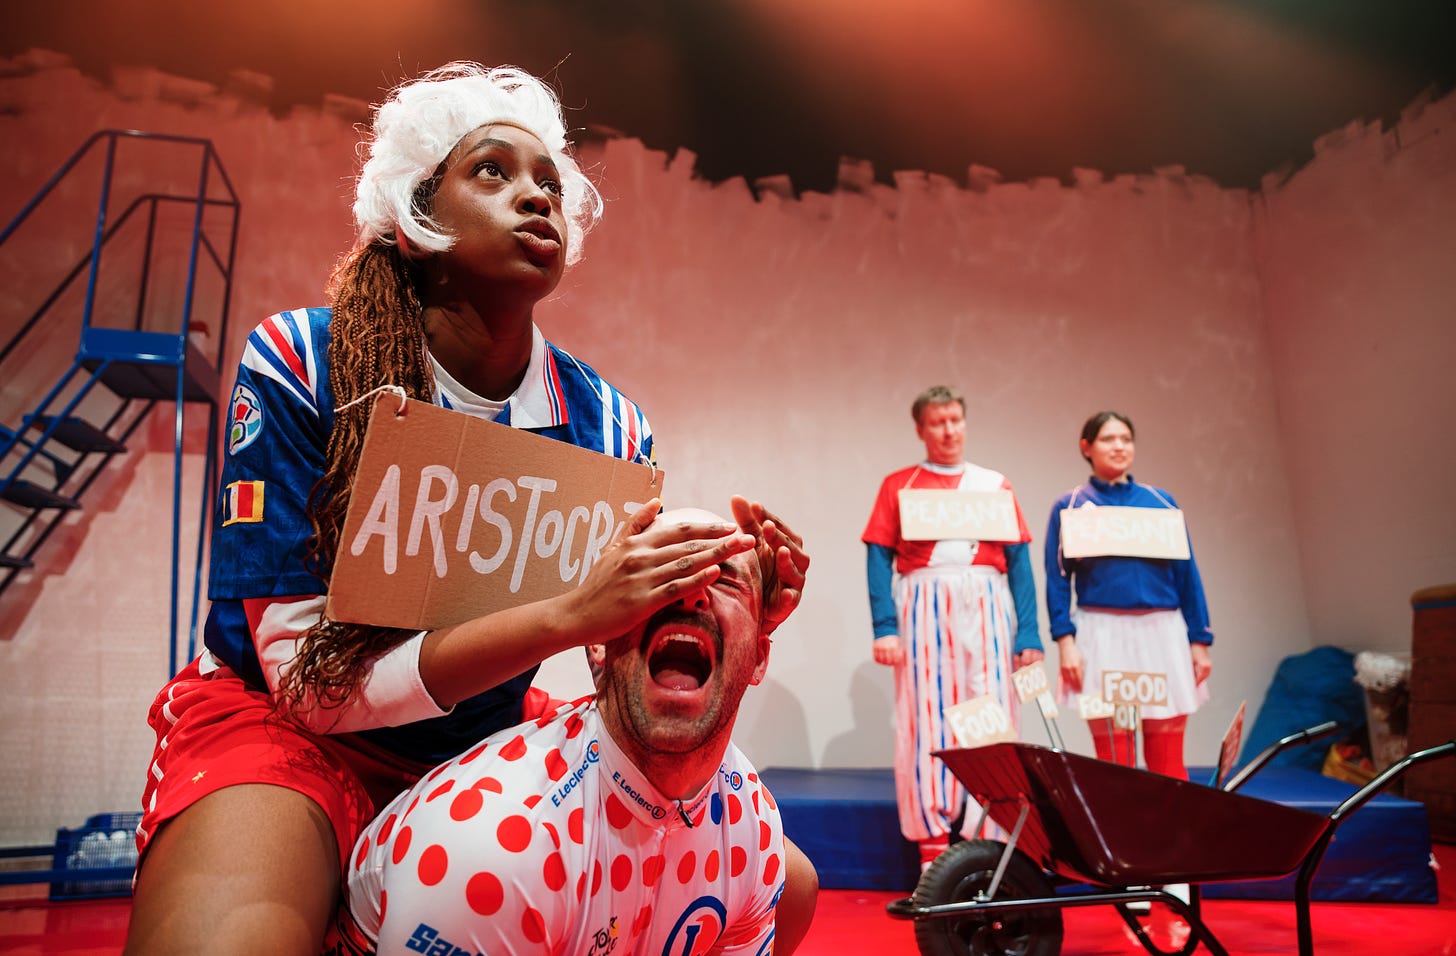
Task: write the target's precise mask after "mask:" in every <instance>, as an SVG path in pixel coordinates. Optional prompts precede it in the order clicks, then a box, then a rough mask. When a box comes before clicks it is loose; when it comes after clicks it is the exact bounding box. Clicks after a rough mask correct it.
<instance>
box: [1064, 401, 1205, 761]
mask: <svg viewBox="0 0 1456 956" xmlns="http://www.w3.org/2000/svg"><path fill="white" fill-rule="evenodd" d="M1080 447H1081V451H1082V457H1083V458H1085V459H1086V460H1087V462H1088V463H1089V464H1090V465H1091V466H1092V475H1091V477H1090V478H1089V479H1088V480H1087V481H1086V482H1085V483H1083V484H1080V485H1078V486H1077V487H1076V488H1073V489H1072V490H1071V491H1069V492H1068V493H1067V494H1065V495H1063V496H1062V497H1061V498H1059V499H1057V503H1056V504H1055V505H1053V506H1052V513H1051V519H1050V521H1049V522H1048V524H1047V536H1046V588H1047V593H1046V601H1047V614H1048V616H1049V617H1050V619H1051V633H1052V636H1053V637H1054V638H1055V640H1056V642H1057V648H1058V650H1059V653H1060V657H1061V684H1062V692H1063V695H1064V696H1066V697H1070V696H1071V695H1072V694H1075V693H1079V692H1082V691H1084V689H1085V691H1086V692H1087V693H1090V694H1092V695H1093V696H1098V697H1100V696H1101V690H1100V689H1101V684H1102V673H1103V672H1104V671H1107V670H1122V671H1140V672H1145V673H1161V674H1165V675H1167V679H1168V700H1167V704H1166V705H1156V706H1144V707H1143V708H1142V713H1141V718H1142V719H1141V725H1142V730H1143V759H1144V761H1145V762H1146V764H1147V768H1148V769H1149V770H1152V771H1154V772H1156V773H1162V774H1166V775H1168V776H1173V777H1181V778H1182V779H1185V780H1186V779H1187V778H1188V771H1187V768H1186V767H1185V766H1184V764H1183V731H1184V727H1185V725H1186V724H1187V721H1188V715H1189V714H1191V713H1193V712H1194V711H1195V710H1197V709H1198V707H1199V705H1200V704H1202V703H1203V702H1204V701H1206V700H1207V699H1208V687H1207V684H1206V683H1205V682H1206V681H1207V679H1208V675H1209V673H1210V672H1211V671H1212V670H1213V663H1212V660H1211V659H1210V657H1209V646H1210V645H1211V644H1212V643H1213V632H1212V631H1211V630H1209V626H1208V605H1207V602H1206V601H1205V600H1204V596H1203V581H1202V580H1201V579H1200V577H1199V575H1198V565H1197V564H1196V563H1195V562H1194V560H1193V549H1192V544H1191V543H1190V544H1189V549H1188V557H1187V558H1186V559H1183V560H1178V559H1167V558H1142V557H1124V556H1119V555H1108V556H1102V557H1084V558H1077V559H1069V558H1066V557H1064V556H1063V554H1062V512H1063V511H1064V510H1065V509H1068V508H1091V507H1099V506H1101V507H1108V506H1114V507H1126V508H1172V509H1176V508H1177V507H1178V506H1177V503H1176V502H1175V501H1174V500H1173V496H1172V495H1170V494H1168V493H1167V492H1166V491H1162V490H1160V489H1158V488H1154V487H1153V486H1152V485H1143V484H1139V483H1138V482H1137V481H1134V480H1133V477H1132V474H1131V470H1132V463H1133V426H1132V421H1131V420H1130V419H1129V418H1128V417H1127V416H1126V415H1123V414H1121V413H1120V412H1110V411H1108V412H1098V413H1097V414H1096V415H1093V416H1092V417H1091V418H1089V419H1087V421H1086V423H1085V424H1084V425H1083V426H1082V439H1081V445H1080ZM1074 587H1075V589H1076V593H1077V601H1076V607H1075V609H1074V608H1073V607H1072V590H1073V588H1074ZM1088 726H1089V727H1090V729H1091V731H1092V741H1093V744H1094V745H1095V746H1096V748H1097V756H1098V757H1099V758H1101V759H1103V760H1116V759H1118V757H1119V755H1120V756H1121V762H1123V763H1128V762H1130V760H1131V757H1132V755H1133V753H1134V751H1133V746H1134V743H1135V733H1134V732H1132V731H1115V730H1114V728H1113V727H1112V721H1111V720H1110V719H1108V720H1101V719H1099V720H1092V721H1089V723H1088Z"/></svg>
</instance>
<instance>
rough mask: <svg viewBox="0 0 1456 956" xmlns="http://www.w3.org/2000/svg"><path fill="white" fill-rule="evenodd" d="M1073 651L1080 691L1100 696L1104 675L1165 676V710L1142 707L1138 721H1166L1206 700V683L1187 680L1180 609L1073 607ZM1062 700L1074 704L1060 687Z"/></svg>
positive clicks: (1188, 658) (1188, 661)
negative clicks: (1079, 655) (1078, 660)
mask: <svg viewBox="0 0 1456 956" xmlns="http://www.w3.org/2000/svg"><path fill="white" fill-rule="evenodd" d="M1072 623H1074V624H1076V626H1077V649H1078V650H1080V651H1081V652H1082V692H1083V693H1086V694H1092V695H1093V696H1097V697H1101V696H1102V674H1103V672H1104V671H1140V672H1143V673H1151V674H1164V675H1166V676H1167V678H1168V704H1167V706H1155V705H1145V706H1144V707H1143V708H1142V718H1143V719H1144V720H1167V719H1168V718H1170V717H1179V716H1182V715H1184V714H1191V713H1193V712H1194V711H1196V710H1198V708H1199V707H1200V706H1202V705H1203V704H1204V703H1205V702H1206V701H1207V700H1208V681H1204V682H1203V683H1202V684H1195V683H1194V682H1193V655H1192V652H1191V651H1189V649H1188V625H1187V624H1186V623H1184V621H1183V614H1182V613H1181V612H1180V611H1176V610H1174V611H1145V612H1136V613H1119V612H1116V611H1102V610H1091V609H1086V608H1078V609H1077V610H1075V611H1073V612H1072ZM1062 701H1063V703H1064V704H1066V705H1068V706H1074V705H1075V704H1076V697H1075V695H1074V694H1071V693H1069V692H1067V690H1066V689H1065V688H1063V693H1062Z"/></svg>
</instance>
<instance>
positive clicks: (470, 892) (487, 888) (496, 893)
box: [465, 873, 506, 916]
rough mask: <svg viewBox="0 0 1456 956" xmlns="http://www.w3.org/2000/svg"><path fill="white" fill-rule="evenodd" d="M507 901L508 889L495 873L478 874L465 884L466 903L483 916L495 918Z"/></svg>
mask: <svg viewBox="0 0 1456 956" xmlns="http://www.w3.org/2000/svg"><path fill="white" fill-rule="evenodd" d="M505 901H506V889H505V887H504V886H502V885H501V881H500V879H499V878H497V877H496V875H495V874H494V873H477V874H475V875H474V876H472V877H471V878H470V881H469V882H468V883H466V884H465V902H466V904H468V905H469V906H470V909H471V910H472V911H473V912H476V913H479V914H480V915H481V916H494V915H495V914H496V913H499V912H500V908H501V904H503V903H505Z"/></svg>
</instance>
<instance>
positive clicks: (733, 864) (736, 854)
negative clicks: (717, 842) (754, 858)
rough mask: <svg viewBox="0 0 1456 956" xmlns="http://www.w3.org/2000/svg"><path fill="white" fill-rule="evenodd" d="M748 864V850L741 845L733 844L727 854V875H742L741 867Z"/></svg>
mask: <svg viewBox="0 0 1456 956" xmlns="http://www.w3.org/2000/svg"><path fill="white" fill-rule="evenodd" d="M747 865H748V851H747V850H745V849H743V847H741V846H735V847H734V848H733V850H732V852H730V853H729V854H728V875H729V876H732V877H738V876H742V875H743V868H744V867H745V866H747Z"/></svg>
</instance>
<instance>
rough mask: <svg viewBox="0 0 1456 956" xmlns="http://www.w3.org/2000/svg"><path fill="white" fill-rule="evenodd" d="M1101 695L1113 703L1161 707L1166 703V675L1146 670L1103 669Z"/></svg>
mask: <svg viewBox="0 0 1456 956" xmlns="http://www.w3.org/2000/svg"><path fill="white" fill-rule="evenodd" d="M1102 697H1103V699H1104V700H1107V701H1110V702H1111V703H1114V704H1137V705H1138V706H1140V707H1150V706H1156V707H1161V706H1164V705H1166V704H1167V703H1168V675H1167V674H1154V673H1150V672H1147V671H1103V672H1102Z"/></svg>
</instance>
